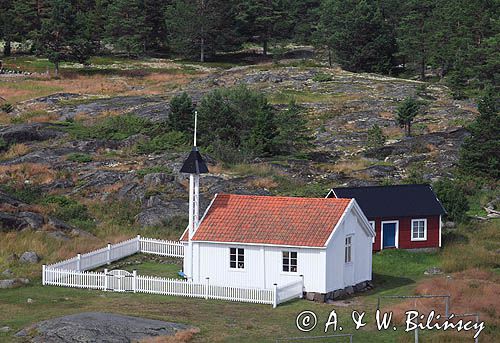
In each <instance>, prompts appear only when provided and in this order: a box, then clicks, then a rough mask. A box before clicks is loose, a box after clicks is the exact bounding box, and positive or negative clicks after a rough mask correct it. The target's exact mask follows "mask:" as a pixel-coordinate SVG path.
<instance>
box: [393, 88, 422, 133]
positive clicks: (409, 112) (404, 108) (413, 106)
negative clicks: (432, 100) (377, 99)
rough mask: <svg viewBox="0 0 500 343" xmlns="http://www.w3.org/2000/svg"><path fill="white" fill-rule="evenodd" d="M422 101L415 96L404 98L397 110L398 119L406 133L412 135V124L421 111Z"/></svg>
mask: <svg viewBox="0 0 500 343" xmlns="http://www.w3.org/2000/svg"><path fill="white" fill-rule="evenodd" d="M420 107H421V103H420V102H419V101H417V100H416V99H415V98H411V97H408V98H406V99H405V100H403V101H402V102H401V103H400V104H399V106H398V108H397V111H396V120H397V122H398V124H399V125H400V126H401V127H404V128H405V130H406V135H407V136H408V137H410V136H411V124H412V122H413V119H415V117H416V116H417V115H418V112H419V111H420Z"/></svg>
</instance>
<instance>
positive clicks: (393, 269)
mask: <svg viewBox="0 0 500 343" xmlns="http://www.w3.org/2000/svg"><path fill="white" fill-rule="evenodd" d="M140 259H141V255H136V256H132V257H129V258H128V259H127V260H124V261H120V262H119V263H128V264H127V265H126V266H121V267H120V268H121V269H126V270H129V271H132V270H133V269H136V270H137V271H138V273H139V274H145V275H157V276H164V277H175V276H176V273H177V271H178V270H179V265H176V264H166V263H157V262H156V263H155V262H153V261H144V262H142V263H140V264H137V263H135V264H134V261H137V260H140ZM436 265H439V257H438V255H437V254H413V253H407V252H402V251H386V252H383V253H381V254H376V255H375V256H374V264H373V268H374V282H375V285H376V288H375V289H374V290H372V291H370V292H368V293H365V294H361V295H358V296H356V297H354V298H351V299H349V302H348V303H346V304H337V305H336V304H318V303H314V302H309V301H305V300H297V301H292V302H289V303H286V304H283V305H280V306H278V308H277V309H273V308H272V307H271V306H268V305H254V304H246V303H232V302H226V301H218V300H217V301H216V300H203V299H192V298H183V297H171V296H156V295H147V294H130V293H113V292H102V291H91V290H80V289H70V288H63V287H52V286H47V287H42V286H41V285H40V280H39V279H35V280H33V282H32V284H31V285H30V286H28V287H23V288H17V289H8V290H2V291H0V308H2V311H0V326H5V325H7V326H10V327H11V328H13V331H11V332H10V333H0V341H5V342H11V341H13V337H12V336H11V334H12V333H13V332H15V331H17V330H19V329H21V328H22V327H25V326H26V325H28V324H30V323H34V322H37V321H40V320H44V319H48V318H53V317H58V316H62V315H67V314H73V313H79V312H84V311H107V312H113V313H121V314H127V315H136V316H143V317H147V318H152V319H159V320H165V321H172V322H179V323H185V324H190V325H194V326H196V327H199V328H200V329H201V332H200V333H199V334H197V335H196V336H195V339H194V341H195V342H273V341H274V339H276V338H279V337H295V336H313V335H323V334H324V325H325V323H326V321H327V319H328V314H329V313H330V311H332V310H333V309H335V310H336V311H337V313H338V316H339V325H340V326H342V327H343V330H342V332H341V333H348V332H354V333H355V342H375V343H376V342H410V341H411V339H412V335H410V334H407V333H404V331H403V329H402V328H399V329H398V331H392V330H388V331H387V332H385V331H382V332H378V331H376V330H375V328H374V313H375V307H376V302H377V296H378V295H382V294H384V295H387V294H412V291H413V288H414V286H415V281H417V280H419V279H421V278H423V277H424V275H423V271H424V270H425V269H427V268H428V267H430V266H436ZM112 267H113V266H110V268H112ZM28 298H31V299H32V302H31V303H28V301H27V299H28ZM354 309H355V310H357V311H366V312H367V314H366V317H367V318H366V319H367V322H368V325H367V326H366V327H364V328H362V329H360V330H359V331H355V330H354V328H353V324H352V321H351V320H350V313H351V311H352V310H354ZM304 310H312V311H314V312H315V313H316V314H317V316H318V326H317V327H316V329H314V330H313V331H312V332H310V333H308V334H304V333H302V332H300V331H299V330H298V329H297V328H296V327H295V318H296V316H297V314H298V313H300V312H301V311H304ZM329 334H333V331H329ZM430 335H432V333H431V334H427V333H426V334H424V335H423V336H424V337H425V336H430ZM339 342H342V340H339Z"/></svg>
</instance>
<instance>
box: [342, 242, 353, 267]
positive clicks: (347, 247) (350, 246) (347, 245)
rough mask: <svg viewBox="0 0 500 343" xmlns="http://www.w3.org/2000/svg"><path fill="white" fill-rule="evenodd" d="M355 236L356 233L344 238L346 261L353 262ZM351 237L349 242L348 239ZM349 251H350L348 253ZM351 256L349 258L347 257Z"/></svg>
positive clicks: (347, 262)
mask: <svg viewBox="0 0 500 343" xmlns="http://www.w3.org/2000/svg"><path fill="white" fill-rule="evenodd" d="M353 238H354V235H346V236H345V239H344V263H345V264H352V263H353V253H352V252H353V250H354V249H353ZM348 239H349V243H347V240H348ZM348 252H349V253H348ZM347 257H349V258H347Z"/></svg>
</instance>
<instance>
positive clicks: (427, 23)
mask: <svg viewBox="0 0 500 343" xmlns="http://www.w3.org/2000/svg"><path fill="white" fill-rule="evenodd" d="M434 6H435V1H434V0H409V1H408V2H407V3H406V4H405V9H404V11H405V13H406V15H405V16H404V17H403V18H402V19H401V22H400V25H399V28H398V37H399V38H398V47H399V50H400V52H401V53H402V54H404V56H405V58H406V59H407V60H409V61H410V62H413V63H415V64H416V65H418V68H417V69H418V71H419V75H420V79H421V80H423V79H425V70H426V68H427V63H429V59H430V56H431V51H430V50H431V45H432V40H431V35H432V32H433V30H434V29H435V26H434V24H435V22H434V19H433V10H434Z"/></svg>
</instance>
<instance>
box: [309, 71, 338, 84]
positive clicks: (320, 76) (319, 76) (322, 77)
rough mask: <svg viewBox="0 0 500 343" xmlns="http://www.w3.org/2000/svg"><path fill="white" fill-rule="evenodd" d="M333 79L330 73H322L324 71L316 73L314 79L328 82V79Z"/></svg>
mask: <svg viewBox="0 0 500 343" xmlns="http://www.w3.org/2000/svg"><path fill="white" fill-rule="evenodd" d="M332 80H333V78H332V76H331V75H330V74H327V73H322V72H319V73H316V75H314V77H313V81H316V82H328V81H332Z"/></svg>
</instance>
